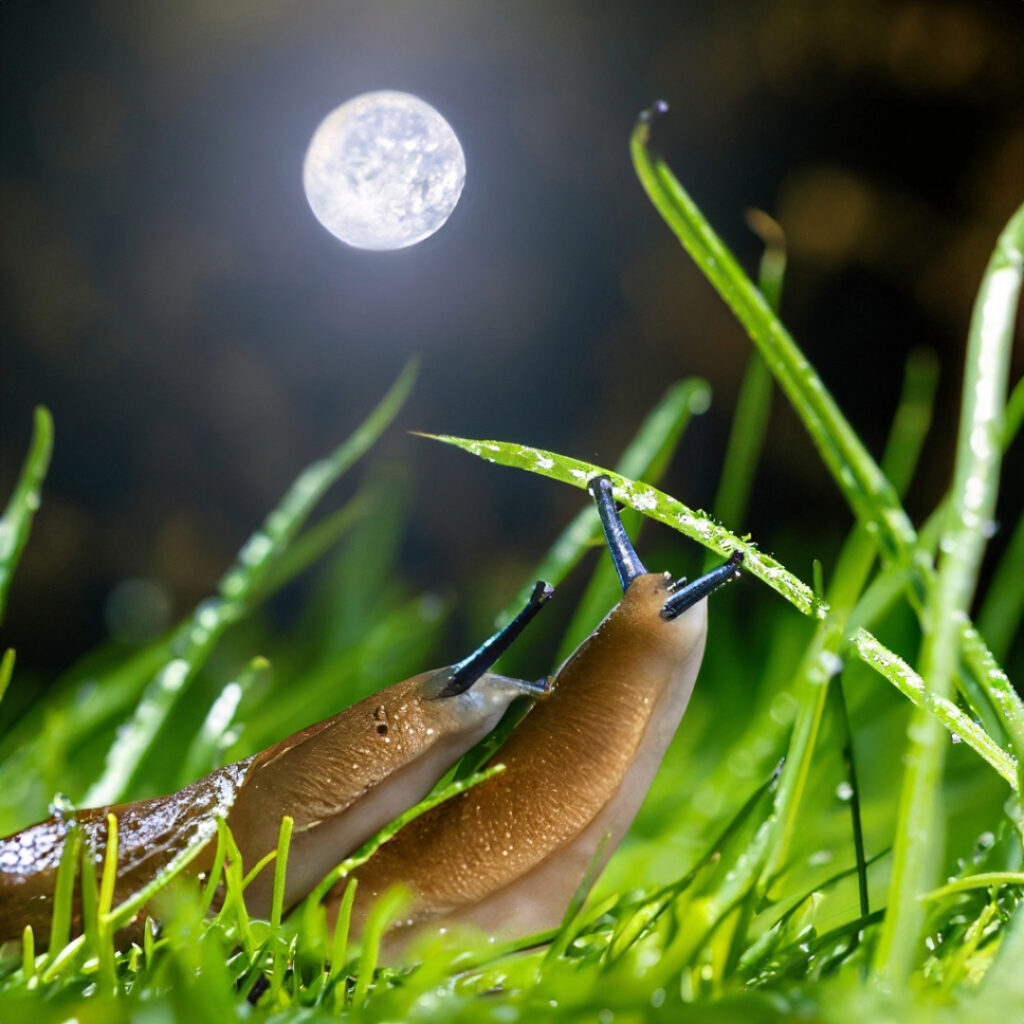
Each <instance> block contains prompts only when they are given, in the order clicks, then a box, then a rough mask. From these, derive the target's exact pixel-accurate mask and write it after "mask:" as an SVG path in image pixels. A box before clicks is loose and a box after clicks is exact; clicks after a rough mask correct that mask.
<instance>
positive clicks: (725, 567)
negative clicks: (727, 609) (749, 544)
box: [659, 551, 743, 622]
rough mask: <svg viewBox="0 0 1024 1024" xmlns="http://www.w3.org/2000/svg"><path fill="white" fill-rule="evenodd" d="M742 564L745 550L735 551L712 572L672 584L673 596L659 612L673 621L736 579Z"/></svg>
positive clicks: (669, 620) (667, 619) (665, 618)
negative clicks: (691, 580) (677, 585)
mask: <svg viewBox="0 0 1024 1024" xmlns="http://www.w3.org/2000/svg"><path fill="white" fill-rule="evenodd" d="M742 564H743V552H742V551H734V552H733V553H732V554H731V555H730V556H729V560H728V561H727V562H723V563H722V564H721V565H719V566H716V567H715V568H714V569H712V570H711V571H710V572H707V573H705V574H704V575H703V576H701V577H699V578H698V579H695V580H694V581H693V582H692V583H686V581H685V580H681V581H680V583H682V584H685V585H683V586H680V587H678V588H677V587H676V586H675V585H671V584H670V586H669V591H670V592H671V596H670V597H669V599H668V600H667V601H666V602H665V603H664V604H663V605H662V606H661V612H660V613H659V614H660V615H661V617H662V618H663V619H664V620H665V621H666V622H671V621H672V620H673V619H675V618H678V617H679V616H680V615H682V614H683V612H685V611H686V609H687V608H692V607H693V606H694V605H695V604H696V603H697V602H698V601H700V600H701V599H702V598H705V597H707V596H708V595H709V594H713V593H714V592H715V591H716V590H717V589H718V588H719V587H721V586H724V585H725V584H726V583H728V582H729V581H730V580H734V579H736V577H737V576H739V573H740V566H741V565H742Z"/></svg>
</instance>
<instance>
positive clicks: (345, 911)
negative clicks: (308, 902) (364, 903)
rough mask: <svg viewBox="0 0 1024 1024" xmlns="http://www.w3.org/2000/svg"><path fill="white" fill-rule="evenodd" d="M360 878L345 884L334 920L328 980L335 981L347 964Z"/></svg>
mask: <svg viewBox="0 0 1024 1024" xmlns="http://www.w3.org/2000/svg"><path fill="white" fill-rule="evenodd" d="M358 885H359V879H358V878H352V879H350V880H349V881H348V883H347V884H346V886H345V894H344V895H343V896H342V897H341V903H340V904H339V906H338V916H337V917H336V918H335V920H334V939H333V941H332V943H331V966H330V970H329V971H328V973H327V980H328V981H335V980H336V979H337V977H338V975H339V974H341V969H342V968H343V967H344V966H345V958H346V956H347V954H348V935H349V930H350V928H351V926H352V904H353V903H355V899H356V888H357V887H358Z"/></svg>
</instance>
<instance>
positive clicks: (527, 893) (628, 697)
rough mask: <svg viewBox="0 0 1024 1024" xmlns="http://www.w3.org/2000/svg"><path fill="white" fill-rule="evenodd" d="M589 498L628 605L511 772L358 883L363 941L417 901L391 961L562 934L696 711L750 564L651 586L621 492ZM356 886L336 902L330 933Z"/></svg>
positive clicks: (559, 680) (537, 715)
mask: <svg viewBox="0 0 1024 1024" xmlns="http://www.w3.org/2000/svg"><path fill="white" fill-rule="evenodd" d="M589 489H590V491H591V493H592V495H593V496H594V498H595V500H596V502H597V506H598V511H599V513H600V516H601V522H602V525H603V527H604V532H605V536H606V539H607V542H608V547H609V549H610V552H611V555H612V558H613V560H614V562H615V567H616V569H617V570H618V574H619V578H620V580H621V582H622V588H623V597H622V600H621V601H620V603H619V604H618V605H616V607H615V608H613V609H612V611H611V612H610V613H609V614H608V615H607V617H606V618H605V619H604V621H602V622H601V624H600V625H599V626H598V627H597V629H596V630H595V631H594V632H593V633H592V634H591V635H590V636H589V637H587V639H586V640H584V641H583V643H582V644H580V646H579V647H578V648H577V649H576V651H575V652H574V653H573V654H572V655H571V657H570V658H569V659H568V660H567V661H566V662H565V664H564V665H563V666H562V667H561V668H560V669H559V671H558V672H557V674H556V676H555V678H554V682H553V686H552V694H551V696H550V697H549V698H548V699H547V700H545V701H544V702H543V703H538V704H537V705H536V706H535V707H534V708H533V710H531V711H530V713H529V714H528V715H527V716H526V718H525V719H524V720H523V721H522V722H521V723H520V724H519V726H518V727H517V728H516V730H515V731H514V732H513V733H512V734H511V735H510V736H509V738H508V739H507V740H506V742H505V744H504V745H503V746H502V748H501V749H500V750H499V751H498V753H497V754H496V755H495V757H494V758H493V760H492V762H491V763H496V762H500V763H502V764H504V765H505V770H504V772H502V773H501V774H499V775H496V776H493V777H492V778H490V779H487V780H485V781H484V782H482V783H481V784H479V785H477V786H475V787H473V788H472V789H470V790H468V791H466V792H465V793H462V794H460V795H459V796H457V797H455V798H453V799H451V800H449V801H447V802H445V803H443V804H440V805H439V806H437V807H435V808H433V809H432V810H431V811H428V812H427V813H426V814H424V815H422V816H421V817H419V818H417V819H416V820H414V821H412V822H410V823H409V825H407V826H406V828H404V829H403V830H402V831H401V832H399V833H398V834H397V835H396V836H395V837H394V838H393V839H391V840H390V841H389V842H388V843H386V844H385V845H384V846H382V847H381V848H380V849H379V850H378V851H377V852H376V853H375V854H374V856H373V857H372V858H371V859H370V860H369V861H368V862H367V863H366V864H365V865H363V866H362V867H361V868H360V869H359V870H358V871H357V872H355V874H354V877H355V878H356V879H357V880H358V887H357V889H356V892H355V904H354V915H355V916H354V917H353V921H354V922H355V923H356V926H357V927H358V926H359V924H360V923H361V922H362V921H363V920H365V916H366V913H367V912H368V909H369V907H370V906H371V905H372V903H373V902H374V901H375V900H376V899H377V898H378V897H379V896H380V895H381V894H382V893H383V892H384V891H385V890H387V889H388V888H390V887H391V886H393V885H396V884H403V885H404V886H405V887H407V888H408V890H409V900H410V902H409V903H408V904H407V907H406V909H405V910H404V911H403V914H402V918H401V920H400V921H399V922H397V923H396V924H395V925H394V926H393V927H392V929H391V931H390V933H389V934H388V946H387V955H389V956H391V955H394V954H396V953H400V951H401V948H402V946H403V945H404V944H405V942H406V940H407V939H408V938H409V937H411V936H412V935H413V934H414V933H415V932H416V931H417V930H419V929H422V928H424V927H425V926H428V925H429V926H432V927H434V928H441V929H446V928H447V927H449V926H451V925H471V926H474V927H476V928H477V929H480V930H482V931H484V932H486V933H489V934H491V935H495V936H499V937H502V938H515V937H520V936H523V935H528V934H531V933H534V932H539V931H543V930H546V929H549V928H554V927H556V926H557V925H558V924H559V922H560V921H561V918H562V915H563V914H564V912H565V909H566V907H567V906H568V904H569V901H570V900H571V898H572V896H573V894H574V893H575V892H576V891H577V889H578V887H579V885H580V884H581V881H582V879H583V877H584V874H585V873H586V871H587V868H588V866H589V865H590V864H591V863H595V866H596V867H597V868H599V867H600V866H602V865H603V864H604V862H605V861H606V860H607V858H608V857H610V856H611V853H612V851H613V850H614V849H615V847H616V846H617V845H618V843H619V842H620V840H621V839H622V837H623V836H624V834H625V832H626V830H627V829H628V828H629V826H630V824H631V823H632V821H633V818H634V816H635V815H636V813H637V811H638V809H639V807H640V804H641V803H642V802H643V799H644V797H645V795H646V793H647V789H648V787H649V786H650V784H651V781H652V779H653V778H654V774H655V772H656V771H657V768H658V765H659V764H660V762H661V759H662V756H663V755H664V753H665V750H666V748H667V747H668V744H669V742H670V741H671V739H672V736H673V735H674V733H675V731H676V727H677V726H678V724H679V721H680V719H681V718H682V715H683V712H684V711H685V710H686V705H687V702H688V701H689V698H690V694H691V692H692V690H693V685H694V681H695V679H696V677H697V671H698V669H699V668H700V663H701V659H702V657H703V653H704V641H705V637H706V634H707V601H706V598H707V596H708V595H709V594H710V593H711V592H712V591H714V590H716V589H717V588H718V587H720V586H721V585H722V584H724V583H725V582H727V581H728V580H730V579H732V578H733V577H735V576H737V575H738V570H739V565H740V562H741V561H742V554H741V553H739V552H736V553H734V554H733V556H732V557H731V558H730V559H729V560H728V561H727V562H726V563H724V564H723V565H721V566H719V567H718V568H716V569H713V570H712V571H711V572H709V573H708V574H707V575H705V576H702V577H701V578H699V579H697V580H694V581H693V582H692V583H689V584H686V581H685V580H679V581H676V582H672V581H671V580H670V578H669V576H668V574H667V573H666V574H660V573H649V572H647V570H646V569H645V568H644V566H643V564H642V563H641V562H640V559H639V558H638V557H637V555H636V552H635V551H634V550H633V547H632V544H631V543H630V540H629V537H628V536H627V535H626V532H625V530H624V529H623V526H622V523H621V520H620V519H619V517H618V513H617V512H616V508H615V503H614V500H613V498H612V487H611V483H610V482H609V481H608V479H607V478H604V477H598V478H596V479H594V480H593V481H591V483H590V488H589ZM606 837H607V838H606ZM346 883H347V880H342V881H341V882H339V883H338V884H337V885H336V886H335V887H334V888H333V889H332V890H331V892H330V893H329V894H328V909H327V913H328V920H329V921H333V920H334V907H336V906H337V904H338V903H339V901H340V899H341V897H342V895H343V893H344V888H345V885H346Z"/></svg>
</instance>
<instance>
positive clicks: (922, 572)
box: [630, 104, 1024, 746]
mask: <svg viewBox="0 0 1024 1024" xmlns="http://www.w3.org/2000/svg"><path fill="white" fill-rule="evenodd" d="M663 109H667V108H665V107H664V105H661V104H659V105H656V107H655V108H653V109H652V111H649V112H645V114H644V115H642V116H641V118H640V119H639V121H638V122H637V125H636V127H635V129H634V131H633V134H632V136H631V138H630V153H631V156H632V159H633V166H634V168H635V170H636V174H637V177H638V178H639V180H640V183H641V185H642V186H643V188H644V190H645V191H646V193H647V195H648V198H649V199H650V200H651V202H652V203H653V205H654V207H655V209H657V211H658V212H659V213H660V214H661V216H662V218H663V219H664V220H665V222H666V224H667V225H668V226H669V228H670V229H671V230H672V232H673V233H674V234H675V236H676V238H677V239H678V240H679V242H680V244H681V245H682V246H683V248H684V249H685V250H686V251H687V253H688V254H689V255H690V257H691V258H692V259H693V261H694V263H696V264H697V267H698V268H699V269H700V270H701V272H702V273H703V274H704V276H705V277H706V278H707V279H708V280H709V282H710V283H711V284H712V286H713V287H714V288H715V290H716V291H717V292H718V293H719V295H720V296H721V297H722V299H723V300H724V301H725V303H726V305H727V306H728V307H729V309H730V310H731V311H732V312H733V314H734V315H735V316H736V318H737V319H738V320H739V321H740V323H741V324H742V325H743V326H744V328H745V329H746V331H747V334H748V335H749V337H750V339H751V340H752V341H753V342H754V344H755V345H756V346H757V348H758V350H759V351H760V352H761V355H762V356H763V357H764V359H765V362H766V363H767V365H768V368H769V369H770V370H771V372H772V373H773V375H774V376H775V378H776V380H777V381H778V383H779V386H780V387H781V388H782V390H783V392H784V393H785V395H786V396H787V398H788V399H789V401H790V403H791V404H792V406H793V409H794V410H795V412H796V413H797V415H798V416H800V418H801V420H802V421H803V423H804V427H805V428H806V430H807V432H808V434H809V436H810V438H811V440H812V442H813V443H814V445H815V446H816V447H817V449H818V451H819V453H820V455H821V457H822V460H823V462H824V463H825V465H826V466H827V468H828V469H829V471H830V472H831V473H832V476H833V478H834V480H835V481H836V483H837V485H838V486H839V489H840V491H841V492H842V493H843V495H844V496H845V497H846V500H847V502H848V504H849V505H850V507H851V508H852V509H853V512H854V514H855V515H856V517H857V519H858V521H859V522H861V523H862V524H863V525H864V526H865V527H866V528H867V529H869V530H870V531H871V534H872V537H873V538H874V539H875V543H876V544H877V545H878V548H879V550H880V552H881V553H882V555H883V558H885V559H886V560H887V561H893V562H896V563H897V564H899V565H902V566H903V567H905V568H907V569H908V570H910V571H909V572H908V574H907V576H906V583H907V587H908V592H909V597H910V600H911V602H912V603H914V604H915V605H916V606H918V607H919V606H920V602H921V601H922V599H923V597H924V595H925V594H926V592H927V591H928V590H929V588H930V587H931V586H932V585H933V583H934V577H935V573H934V570H933V568H932V566H931V564H930V561H929V560H928V558H927V557H926V555H925V553H924V552H923V551H921V550H920V548H919V547H918V546H917V544H916V542H917V535H916V533H915V531H914V529H913V526H912V525H911V522H910V519H909V517H908V516H907V514H906V512H905V511H904V509H903V506H902V505H901V504H900V502H899V498H898V496H897V494H896V491H895V489H894V487H893V486H892V484H891V483H890V482H889V480H887V479H886V476H885V474H884V473H883V472H882V470H881V469H880V467H879V466H878V465H877V464H876V463H875V461H874V460H873V459H872V458H871V456H870V454H869V453H868V451H867V450H866V449H865V448H864V446H863V444H862V443H861V441H860V439H859V438H858V437H857V434H856V432H855V431H854V430H853V428H852V427H851V426H850V424H849V422H848V421H847V420H846V418H845V417H844V416H843V414H842V412H841V411H840V409H839V407H838V406H837V405H836V403H835V401H834V399H833V398H832V396H831V395H830V394H829V392H828V390H827V389H826V388H825V385H824V383H823V382H822V380H821V378H820V377H819V376H818V374H817V373H816V372H815V371H814V368H813V367H812V366H811V365H810V363H809V362H808V361H807V359H806V357H805V356H804V354H803V352H801V350H800V348H799V346H798V345H797V344H796V342H795V341H794V339H793V337H792V336H791V335H790V333H789V332H788V331H787V330H786V328H785V326H784V325H783V324H782V322H781V321H780V320H779V319H778V317H777V316H776V315H775V314H774V312H773V311H772V309H771V307H770V306H769V305H768V303H767V302H766V301H765V299H764V297H763V296H762V294H761V292H760V291H759V290H758V289H757V288H756V287H755V286H754V284H753V282H751V281H750V279H749V278H748V277H747V275H746V274H745V273H744V271H743V270H742V268H741V267H740V266H739V264H738V263H737V262H736V259H735V257H734V256H733V255H732V253H731V252H730V251H729V249H728V248H727V247H726V246H725V244H724V243H723V242H722V240H721V239H720V238H719V237H718V235H717V234H716V233H715V231H714V229H713V228H712V227H711V225H710V224H709V223H708V221H707V220H706V219H705V218H704V215H703V214H702V213H701V212H700V210H699V208H698V207H697V205H696V204H695V203H694V202H693V200H692V199H691V198H690V196H689V194H688V193H687V192H686V190H685V189H684V188H683V186H682V185H681V184H680V182H679V181H678V180H677V179H676V178H675V176H674V175H673V174H672V171H671V170H670V169H669V167H668V166H667V165H666V164H665V162H664V161H663V160H661V159H660V158H658V157H656V156H655V155H653V154H652V152H651V151H650V146H649V144H650V126H651V121H652V119H653V116H654V114H655V113H660V112H662V110H663ZM1020 219H1021V214H1020V211H1018V213H1017V214H1016V215H1015V218H1014V219H1012V220H1011V224H1010V225H1008V227H1007V229H1006V230H1005V231H1004V232H1003V235H1002V236H1001V240H1000V249H1001V250H1002V252H1003V255H1002V257H1001V258H1002V259H1004V260H1005V262H1006V266H1005V267H1004V270H1005V272H1006V275H1007V276H1006V278H1005V280H1009V276H1010V275H1012V274H1017V276H1018V277H1019V268H1020V262H1021V242H1020V239H1019V238H1017V237H1015V232H1019V230H1020V229H1019V221H1020ZM1015 223H1018V226H1017V227H1016V228H1014V227H1013V225H1014V224H1015ZM1018 289H1019V284H1018ZM1021 401H1022V402H1024V399H1021ZM1016 408H1017V407H1016V405H1015V407H1014V409H1015V410H1016ZM1015 415H1016V412H1015ZM1003 429H1004V428H1003V427H1000V428H999V431H1000V435H1001V433H1002V430H1003ZM965 624H966V620H965V623H957V629H958V630H959V629H961V626H962V625H965ZM923 626H924V628H926V629H927V624H926V623H923ZM979 682H980V683H981V685H982V687H985V686H986V681H985V680H979ZM993 706H994V707H995V708H996V709H997V711H1001V710H1002V708H1003V705H1002V704H1001V703H999V702H998V698H994V699H993ZM1014 707H1015V708H1016V709H1017V711H1018V712H1019V713H1020V714H1022V715H1024V704H1022V702H1021V699H1020V697H1019V696H1016V695H1015V697H1014ZM1004 726H1005V723H1004ZM1006 727H1007V731H1008V732H1011V731H1012V728H1013V727H1012V725H1010V726H1006ZM1018 740H1019V742H1020V744H1021V745H1022V746H1024V734H1020V733H1019V731H1018V736H1017V739H1016V740H1015V745H1016V743H1017V742H1018Z"/></svg>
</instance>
